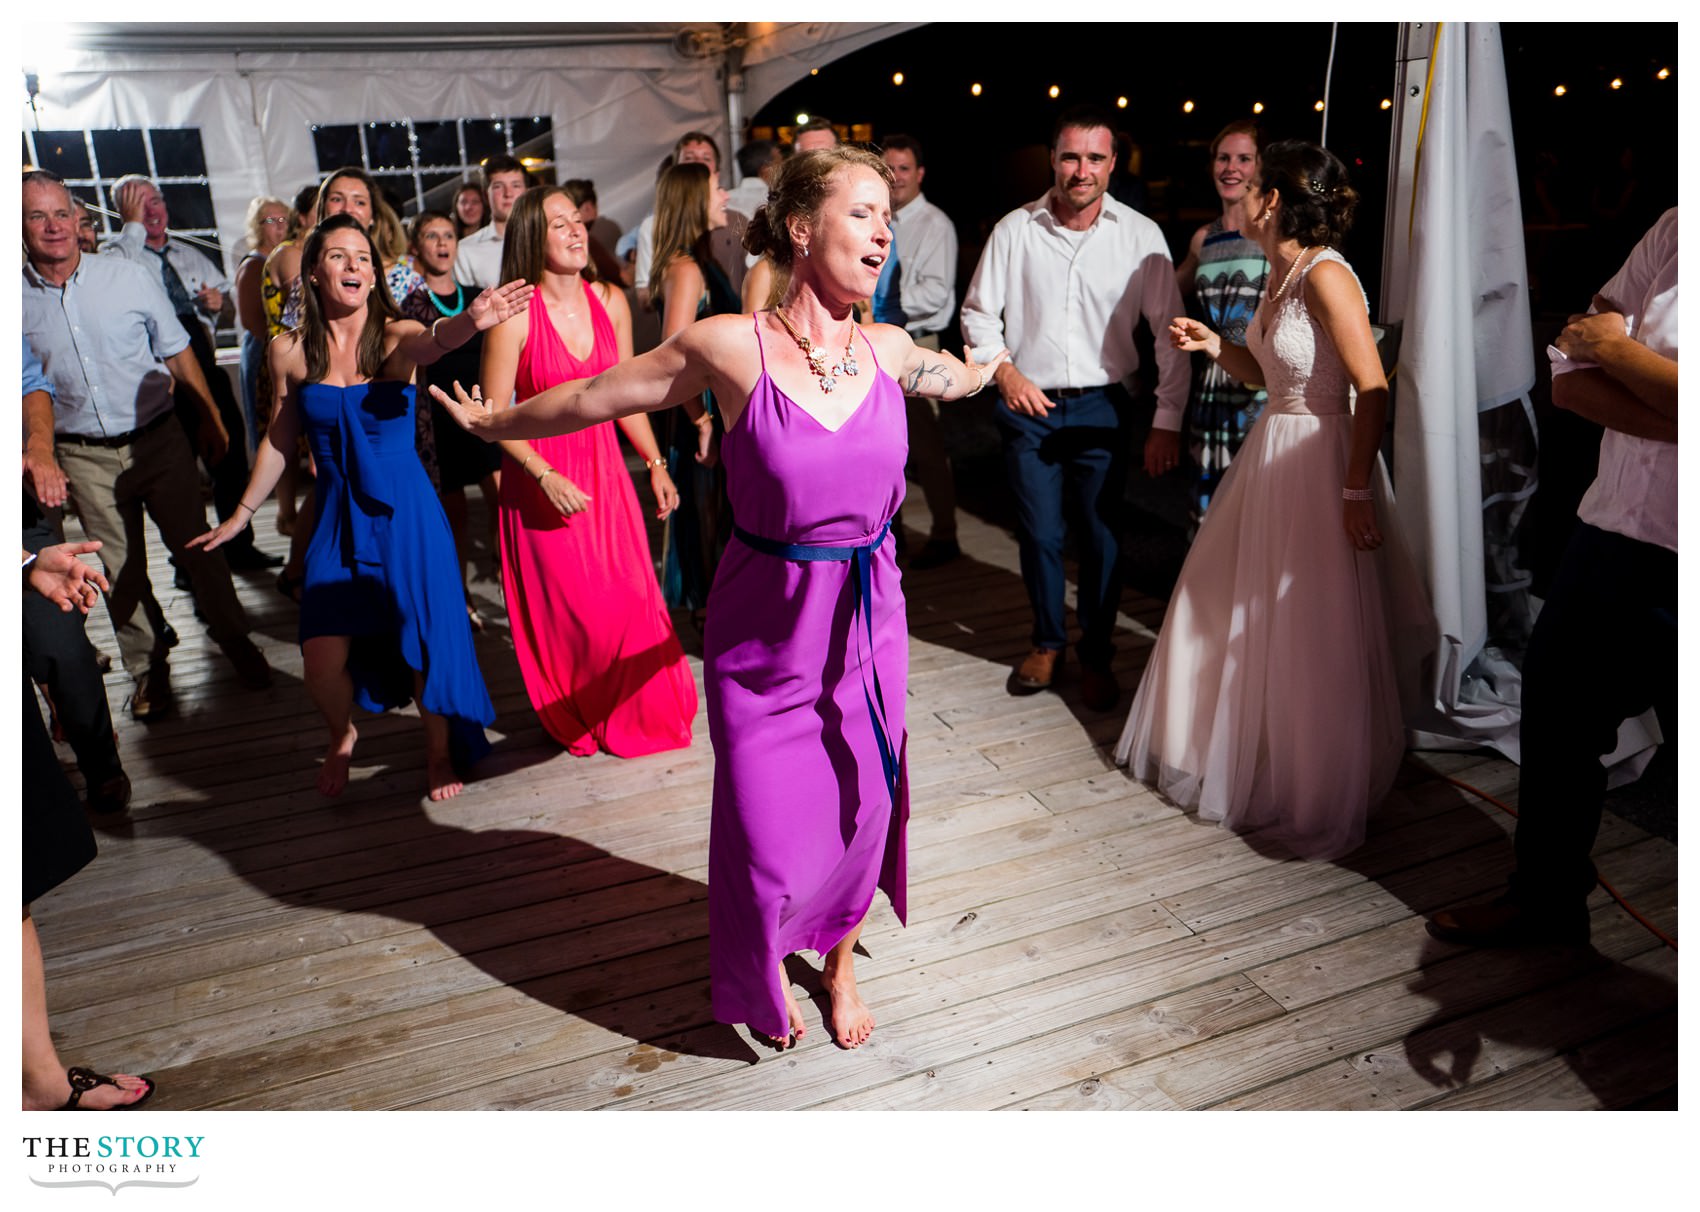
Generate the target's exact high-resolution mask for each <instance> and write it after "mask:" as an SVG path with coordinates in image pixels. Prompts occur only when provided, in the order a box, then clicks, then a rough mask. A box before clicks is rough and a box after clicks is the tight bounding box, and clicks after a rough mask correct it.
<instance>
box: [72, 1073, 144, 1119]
mask: <svg viewBox="0 0 1700 1212" xmlns="http://www.w3.org/2000/svg"><path fill="white" fill-rule="evenodd" d="M65 1076H66V1078H68V1079H69V1080H70V1082H71V1097H70V1098H68V1099H66V1100H65V1105H64V1106H63V1107H60V1108H59V1109H60V1110H61V1111H81V1110H83V1108H82V1107H81V1106H79V1105H78V1104H79V1103H81V1102H82V1101H83V1095H85V1094H87V1093H88V1092H89V1091H90V1090H93V1089H94V1088H95V1087H96V1086H113V1087H118V1083H117V1082H115V1081H113V1080H112V1079H111V1078H110V1077H108V1076H106V1074H104V1073H96V1072H95V1071H94V1070H93V1069H84V1068H83V1067H82V1066H81V1065H72V1066H71V1067H70V1068H69V1069H67V1070H65ZM139 1076H140V1078H141V1080H142V1081H144V1082H146V1083H147V1084H148V1089H147V1093H146V1094H144V1095H142V1096H141V1097H140V1098H138V1099H137V1100H136V1101H135V1102H133V1103H121V1104H119V1105H118V1106H116V1107H109V1108H107V1109H108V1110H111V1111H134V1110H135V1109H136V1108H137V1107H139V1106H141V1105H142V1104H143V1103H145V1102H147V1101H148V1099H150V1098H152V1097H153V1092H154V1091H155V1090H156V1089H158V1087H157V1086H156V1085H155V1084H154V1080H153V1078H151V1077H149V1076H147V1075H146V1074H145V1073H144V1074H140V1075H139ZM118 1088H120V1089H121V1088H122V1087H118Z"/></svg>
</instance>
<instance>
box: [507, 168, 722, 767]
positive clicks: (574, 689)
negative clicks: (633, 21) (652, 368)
mask: <svg viewBox="0 0 1700 1212" xmlns="http://www.w3.org/2000/svg"><path fill="white" fill-rule="evenodd" d="M588 248H589V244H588V241H587V238H586V236H585V231H584V224H583V223H581V222H580V221H579V213H578V207H576V206H574V205H573V201H572V199H571V198H570V197H569V196H568V195H567V192H566V191H565V190H563V189H559V188H555V187H546V188H538V189H533V190H529V191H527V192H526V193H525V194H523V195H521V197H520V199H519V201H518V202H516V203H515V204H514V209H513V214H512V215H511V216H510V217H509V219H508V229H507V237H506V240H505V241H504V243H503V247H502V272H503V273H511V274H512V275H513V278H510V279H508V280H509V281H512V280H513V279H514V278H518V279H524V280H525V281H527V282H530V283H532V284H533V285H535V286H536V287H537V292H536V294H534V295H533V296H532V304H531V307H530V309H529V311H528V312H527V313H526V314H524V315H519V316H515V317H513V319H511V320H509V321H507V322H506V323H504V324H502V325H500V326H499V327H497V328H495V329H493V330H492V331H491V332H490V334H489V336H488V337H487V339H486V340H485V342H484V361H483V369H482V373H481V378H482V380H483V382H482V385H481V386H482V387H483V390H484V391H486V392H488V393H489V398H490V399H493V400H501V401H504V402H506V401H507V400H508V399H509V398H510V397H511V396H512V395H513V393H514V391H515V389H516V388H517V390H518V392H519V395H520V397H521V398H522V399H523V398H525V397H528V396H532V395H535V394H537V393H538V392H540V391H543V390H544V389H546V388H549V387H553V386H555V385H557V384H559V383H565V382H568V381H570V380H574V379H588V378H591V377H593V376H595V375H598V374H600V373H601V372H603V371H604V370H607V369H608V368H609V367H611V366H613V365H614V364H615V363H616V362H620V361H623V360H625V359H627V358H630V357H631V354H632V322H631V312H630V311H629V310H628V309H627V307H626V300H625V297H624V296H623V295H622V294H621V293H620V292H619V291H618V290H615V289H610V288H609V287H607V286H604V285H602V284H600V283H597V282H595V281H593V279H594V276H595V274H594V271H593V270H591V269H589V268H588V264H587V263H588V261H589V253H588ZM619 425H620V428H621V429H622V430H623V431H624V432H625V435H626V438H627V440H628V441H630V442H631V444H632V445H633V447H635V448H636V450H637V452H638V454H639V455H640V456H642V457H643V459H644V461H645V463H646V464H647V466H648V467H649V484H650V489H651V490H652V491H653V492H654V493H655V500H656V504H657V506H658V510H657V516H659V517H663V518H665V517H666V516H667V515H668V514H669V513H671V512H672V511H673V509H674V507H675V506H677V505H678V503H679V494H678V492H677V491H676V490H675V489H674V487H673V481H672V480H671V479H670V478H669V477H668V475H667V467H666V460H665V459H663V458H662V457H661V453H660V451H659V449H658V448H657V446H656V442H655V435H654V434H652V433H651V432H650V428H649V419H648V418H647V417H642V416H635V417H627V418H624V419H622V420H621V421H620V422H619ZM502 449H503V451H504V452H505V453H506V454H507V455H508V456H509V457H510V459H511V460H512V462H511V463H509V464H508V466H507V467H505V468H504V469H503V472H502V476H501V484H500V488H499V490H498V493H497V503H498V515H499V517H500V521H501V553H502V591H503V595H504V597H505V599H506V601H507V606H508V620H509V623H510V626H511V630H512V632H513V640H514V651H515V653H516V654H517V655H518V657H519V668H520V674H521V675H522V676H523V677H524V679H525V692H526V694H527V696H528V697H529V698H530V699H531V705H532V707H533V708H534V709H535V710H536V711H537V715H538V718H539V719H541V720H542V721H543V727H544V728H546V729H547V730H548V732H549V735H550V736H552V737H554V738H555V739H556V740H557V741H559V742H560V743H561V744H562V745H564V746H566V749H567V752H569V753H573V754H577V755H579V756H581V757H582V756H585V755H588V754H592V753H595V752H597V751H598V750H602V751H604V752H606V753H611V754H613V755H614V756H616V757H639V756H641V755H643V754H646V753H659V752H661V751H663V750H667V749H682V748H684V747H685V746H686V745H689V744H690V743H691V721H692V720H693V719H695V718H696V713H697V692H696V684H695V683H694V682H693V681H692V680H691V671H690V666H689V665H687V664H686V663H685V654H684V652H683V651H682V650H681V649H680V647H679V640H678V637H677V636H675V635H674V634H673V625H672V623H671V622H670V621H669V620H668V618H667V608H666V606H665V605H664V604H663V603H662V600H661V590H660V587H659V586H658V585H657V584H656V581H655V566H654V564H653V563H652V562H651V560H650V556H649V543H648V541H647V539H646V538H645V536H644V530H643V517H642V515H641V514H640V513H639V512H638V501H637V493H636V492H635V491H634V490H633V489H632V482H631V477H630V475H628V474H627V472H626V465H625V460H624V459H623V458H622V457H621V455H620V446H619V442H618V440H617V439H616V438H615V437H614V427H613V426H612V425H597V426H593V427H591V428H588V429H584V430H582V431H580V432H577V433H571V434H563V435H559V436H556V437H548V438H541V439H539V440H537V441H533V442H527V441H522V440H515V441H507V442H503V443H502Z"/></svg>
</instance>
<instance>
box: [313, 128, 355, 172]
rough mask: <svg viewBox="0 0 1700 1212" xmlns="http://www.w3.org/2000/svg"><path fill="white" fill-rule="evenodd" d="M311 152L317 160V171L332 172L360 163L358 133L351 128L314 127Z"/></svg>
mask: <svg viewBox="0 0 1700 1212" xmlns="http://www.w3.org/2000/svg"><path fill="white" fill-rule="evenodd" d="M313 152H314V154H315V155H317V156H318V159H319V171H320V172H322V173H328V172H334V171H335V170H336V169H339V168H347V167H348V166H349V165H350V164H355V165H358V164H359V163H360V131H359V129H358V128H357V127H353V126H315V127H314V128H313Z"/></svg>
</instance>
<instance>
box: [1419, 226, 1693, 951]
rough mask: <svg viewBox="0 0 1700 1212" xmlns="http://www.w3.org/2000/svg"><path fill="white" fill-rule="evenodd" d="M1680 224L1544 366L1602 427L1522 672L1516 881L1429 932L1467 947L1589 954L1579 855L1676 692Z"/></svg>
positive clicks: (1557, 387)
mask: <svg viewBox="0 0 1700 1212" xmlns="http://www.w3.org/2000/svg"><path fill="white" fill-rule="evenodd" d="M1676 243H1677V242H1676V210H1675V209H1674V208H1673V209H1671V210H1668V211H1666V212H1665V213H1664V215H1663V216H1662V217H1661V218H1660V219H1659V221H1658V222H1657V223H1656V224H1654V225H1653V229H1652V230H1651V231H1649V232H1648V233H1647V234H1646V235H1645V236H1643V237H1642V238H1641V242H1640V243H1639V244H1637V245H1636V246H1635V250H1634V251H1633V252H1631V253H1630V254H1629V260H1628V261H1626V262H1625V263H1624V265H1623V268H1622V269H1620V270H1618V271H1617V275H1616V276H1615V277H1614V278H1612V280H1611V281H1610V282H1608V283H1606V285H1605V287H1604V288H1603V289H1602V290H1601V291H1600V293H1599V294H1598V295H1596V296H1595V297H1594V304H1593V307H1592V308H1591V309H1590V314H1588V315H1583V316H1575V317H1573V318H1572V320H1571V322H1570V324H1569V325H1568V326H1567V327H1566V328H1565V329H1564V331H1563V332H1561V333H1560V334H1559V336H1558V340H1557V341H1556V342H1554V346H1553V348H1552V349H1551V350H1550V351H1549V353H1550V355H1551V357H1552V362H1553V367H1552V370H1553V380H1552V402H1553V403H1554V404H1555V405H1557V406H1558V407H1559V408H1563V409H1566V410H1568V411H1570V412H1574V413H1577V414H1579V415H1581V416H1584V417H1586V418H1588V420H1590V421H1593V422H1595V423H1596V424H1598V425H1602V426H1604V427H1605V431H1606V432H1605V436H1604V437H1603V438H1602V439H1601V441H1600V463H1599V473H1598V474H1597V475H1596V476H1595V478H1594V482H1593V484H1592V485H1591V486H1590V487H1589V489H1588V491H1587V494H1586V495H1585V496H1583V498H1582V504H1581V506H1580V507H1579V508H1578V509H1577V511H1576V513H1577V518H1578V521H1577V525H1576V529H1575V531H1574V532H1573V533H1572V535H1571V538H1570V544H1569V546H1568V547H1566V548H1565V552H1564V559H1563V561H1562V562H1561V563H1560V565H1559V570H1558V573H1557V575H1556V577H1555V578H1554V580H1553V586H1552V590H1551V592H1550V593H1549V594H1548V596H1547V599H1546V602H1545V604H1544V605H1543V606H1542V607H1541V613H1540V616H1539V617H1538V618H1537V619H1536V620H1535V631H1534V634H1533V635H1532V636H1530V638H1529V651H1528V653H1527V654H1526V655H1525V656H1524V658H1523V718H1522V721H1521V724H1520V731H1521V739H1522V750H1523V753H1522V767H1523V768H1522V771H1521V773H1520V775H1519V777H1518V806H1519V808H1520V815H1519V816H1518V819H1517V844H1516V849H1517V869H1516V871H1515V873H1513V875H1512V877H1511V890H1510V892H1509V893H1507V894H1506V895H1505V896H1503V897H1501V898H1500V899H1499V900H1497V901H1494V902H1493V903H1491V904H1486V905H1468V906H1464V907H1462V908H1458V909H1450V910H1446V911H1444V912H1441V913H1437V914H1435V915H1434V916H1433V917H1431V918H1430V919H1429V923H1428V929H1429V933H1430V934H1433V935H1434V936H1435V937H1436V938H1440V939H1444V940H1446V941H1447V942H1452V943H1464V944H1467V945H1470V946H1476V947H1517V946H1525V945H1536V944H1541V943H1575V944H1581V943H1586V942H1587V941H1588V936H1589V922H1588V894H1589V893H1590V892H1592V891H1593V889H1594V884H1595V882H1596V881H1597V880H1598V873H1597V872H1596V871H1595V870H1594V864H1593V863H1592V862H1591V861H1590V860H1589V857H1588V854H1589V852H1590V851H1591V850H1592V849H1593V846H1594V837H1595V835H1596V834H1597V833H1598V832H1599V828H1600V811H1601V807H1602V800H1603V798H1604V796H1605V790H1606V771H1605V767H1604V766H1602V765H1601V764H1600V759H1601V758H1603V757H1604V756H1606V755H1607V754H1609V753H1610V752H1611V751H1612V750H1613V749H1614V748H1616V746H1617V730H1618V727H1619V726H1620V725H1621V724H1622V723H1623V721H1624V720H1627V719H1631V718H1633V717H1635V716H1638V715H1640V714H1641V713H1642V712H1644V711H1646V710H1647V708H1648V707H1651V706H1654V705H1656V704H1658V703H1659V702H1661V701H1669V702H1674V700H1675V695H1674V691H1675V679H1676V655H1677V648H1676V596H1677V584H1676V581H1677V568H1676V463H1677V460H1676V350H1677V323H1676V297H1677V271H1676Z"/></svg>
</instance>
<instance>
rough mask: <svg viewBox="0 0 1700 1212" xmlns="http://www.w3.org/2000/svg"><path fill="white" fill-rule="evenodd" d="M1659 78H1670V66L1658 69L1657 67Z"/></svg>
mask: <svg viewBox="0 0 1700 1212" xmlns="http://www.w3.org/2000/svg"><path fill="white" fill-rule="evenodd" d="M1659 79H1661V80H1669V79H1670V68H1668V67H1661V68H1660V69H1659Z"/></svg>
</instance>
